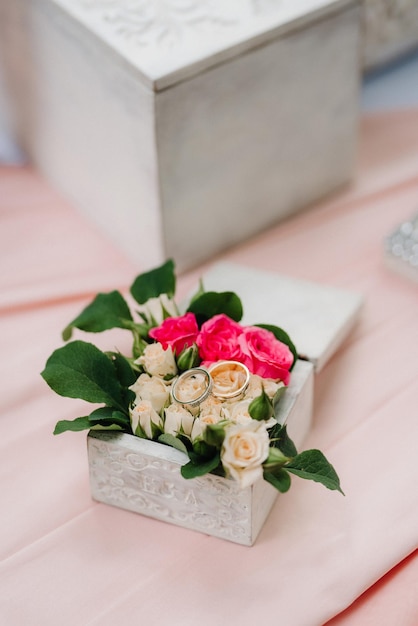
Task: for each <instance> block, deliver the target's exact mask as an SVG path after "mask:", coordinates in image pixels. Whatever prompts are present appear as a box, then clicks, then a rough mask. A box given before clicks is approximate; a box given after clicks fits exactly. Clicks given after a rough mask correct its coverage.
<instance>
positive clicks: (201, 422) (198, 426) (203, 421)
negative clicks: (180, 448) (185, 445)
mask: <svg viewBox="0 0 418 626" xmlns="http://www.w3.org/2000/svg"><path fill="white" fill-rule="evenodd" d="M222 419H223V418H222V417H221V415H219V414H218V413H205V415H202V414H200V416H199V417H197V418H196V419H195V421H194V424H193V428H192V432H191V435H190V438H191V440H192V441H193V442H194V441H196V439H201V438H202V437H203V434H204V432H205V430H206V427H207V425H208V424H217V423H218V422H220V421H221V420H222Z"/></svg>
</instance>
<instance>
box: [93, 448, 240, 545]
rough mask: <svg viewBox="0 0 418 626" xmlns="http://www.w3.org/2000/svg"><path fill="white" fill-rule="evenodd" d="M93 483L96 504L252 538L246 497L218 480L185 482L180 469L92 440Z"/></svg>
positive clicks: (203, 529) (182, 524)
mask: <svg viewBox="0 0 418 626" xmlns="http://www.w3.org/2000/svg"><path fill="white" fill-rule="evenodd" d="M89 447H90V452H89V457H90V480H91V485H92V491H93V495H94V497H95V498H97V499H98V500H100V501H103V502H106V503H108V504H112V505H115V506H119V507H122V508H126V509H129V510H131V511H136V512H137V513H143V514H145V515H148V516H151V517H157V518H159V519H163V520H165V521H168V522H171V523H175V524H178V525H181V526H188V527H191V528H195V529H196V530H201V531H205V530H207V531H211V532H215V533H216V534H218V535H219V536H222V537H225V538H239V537H240V536H245V535H247V533H248V527H249V511H248V505H247V497H246V495H245V492H243V491H241V490H240V489H239V488H238V486H237V484H236V483H234V482H233V481H228V480H225V479H222V478H220V477H217V476H213V475H207V476H204V477H202V478H195V479H193V480H186V479H184V478H183V477H182V476H181V474H180V468H179V465H178V464H176V463H173V462H171V461H166V460H164V459H159V458H155V457H152V456H150V455H145V454H139V453H136V452H132V451H131V450H126V449H123V448H122V447H118V446H115V445H112V444H110V445H109V444H107V443H106V442H103V441H98V440H91V441H90V442H89Z"/></svg>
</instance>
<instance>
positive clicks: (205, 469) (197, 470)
mask: <svg viewBox="0 0 418 626" xmlns="http://www.w3.org/2000/svg"><path fill="white" fill-rule="evenodd" d="M219 463H220V454H219V452H217V453H216V454H215V456H214V457H212V458H211V459H206V460H204V461H202V462H201V463H199V464H197V463H192V462H191V461H190V463H186V465H183V466H182V468H181V475H182V476H183V478H195V477H196V476H204V475H205V474H208V473H209V472H211V471H212V470H214V469H216V468H217V467H218V465H219Z"/></svg>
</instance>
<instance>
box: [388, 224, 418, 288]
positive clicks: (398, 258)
mask: <svg viewBox="0 0 418 626" xmlns="http://www.w3.org/2000/svg"><path fill="white" fill-rule="evenodd" d="M385 259H386V262H387V264H388V266H389V267H391V268H392V269H394V270H396V271H397V272H400V273H401V274H403V275H404V276H406V277H408V278H411V279H412V280H415V281H417V282H418V214H416V215H415V216H414V217H413V218H411V219H410V220H408V221H406V222H403V223H402V224H400V225H399V226H398V228H397V229H396V230H395V231H394V232H393V233H392V234H391V235H389V237H387V239H386V240H385Z"/></svg>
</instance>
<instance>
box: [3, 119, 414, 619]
mask: <svg viewBox="0 0 418 626" xmlns="http://www.w3.org/2000/svg"><path fill="white" fill-rule="evenodd" d="M417 210H418V112H417V111H404V112H399V113H393V114H381V115H376V116H373V117H369V118H366V119H364V120H363V122H362V125H361V131H360V155H359V162H358V169H357V174H356V178H355V181H354V183H353V184H352V185H351V186H349V187H347V188H345V189H343V190H341V191H340V192H339V193H338V194H335V195H334V196H333V197H331V198H328V199H326V200H324V201H323V202H321V203H319V204H317V205H316V206H313V207H311V208H310V209H308V210H306V211H304V212H303V213H300V214H298V215H297V216H295V217H293V218H292V219H289V220H287V221H285V222H283V223H281V224H278V225H277V226H275V227H274V228H271V229H270V230H268V231H267V232H265V233H263V234H261V235H258V236H256V237H254V238H253V239H252V240H250V241H248V242H245V243H243V244H242V245H240V246H238V247H237V248H235V249H233V250H230V251H228V253H225V254H224V255H222V256H221V258H222V259H224V260H230V261H234V262H237V263H241V264H243V265H247V266H253V267H258V268H260V269H268V270H270V271H271V270H273V271H277V272H279V273H281V274H286V275H288V276H294V277H296V278H303V279H307V280H313V281H317V282H320V283H324V284H330V285H335V286H337V287H340V288H347V289H350V290H354V291H358V292H361V293H362V294H364V297H365V306H364V310H363V312H362V314H361V318H360V320H359V322H358V324H357V325H356V327H355V329H354V331H353V332H352V334H351V335H350V337H349V338H348V340H346V341H345V343H344V345H343V346H341V348H340V349H339V351H338V352H337V354H336V355H335V356H334V357H333V358H332V359H331V361H330V362H329V363H328V365H327V366H326V367H325V368H324V369H323V370H322V372H321V373H320V374H318V375H317V376H316V381H315V409H314V427H313V430H312V432H311V434H310V436H309V439H308V441H307V442H306V447H318V448H320V449H322V450H323V451H324V452H325V453H326V455H327V457H328V458H329V459H330V461H331V462H332V463H333V464H334V465H335V467H336V469H337V470H338V473H339V474H340V477H341V481H342V486H343V489H344V491H345V493H346V497H345V498H344V497H342V496H341V495H339V494H338V493H336V492H330V491H328V490H326V489H324V488H323V487H321V486H320V485H317V484H315V483H312V482H310V481H302V480H300V479H297V478H295V479H294V480H293V486H292V489H291V490H290V492H289V493H287V494H286V495H283V496H279V498H278V500H277V501H276V504H275V506H274V508H273V510H272V513H271V514H270V516H269V518H268V520H267V522H266V524H265V526H264V528H263V530H262V532H261V534H260V536H259V538H258V540H257V542H256V544H255V545H254V546H253V547H252V548H247V547H242V546H239V545H236V544H233V543H229V542H226V541H222V540H220V539H216V538H213V537H209V536H205V535H202V534H199V533H195V532H192V531H189V530H185V529H181V528H178V527H175V526H170V525H168V524H165V523H163V522H158V521H155V520H152V519H149V518H146V517H142V516H140V515H136V514H134V513H129V512H126V511H122V510H120V509H116V508H112V507H110V506H106V505H104V504H98V503H95V502H93V501H92V500H91V498H90V492H89V484H88V468H87V456H86V442H85V433H66V434H64V435H60V436H58V437H54V436H53V435H52V431H53V428H54V424H55V422H56V421H57V420H59V419H72V418H74V417H76V416H78V415H84V414H86V412H87V411H86V406H85V403H83V402H81V401H78V400H71V399H64V398H60V397H58V396H56V395H55V394H54V393H53V392H51V391H50V390H49V389H48V387H47V386H46V384H45V383H44V382H43V380H42V379H41V377H40V375H39V372H40V371H41V370H42V369H43V367H44V364H45V361H46V359H47V357H48V356H49V354H50V353H51V352H52V350H54V349H55V348H56V347H58V346H59V345H60V342H61V340H60V332H61V330H62V329H63V328H64V327H65V326H66V325H67V323H68V322H69V321H70V320H71V319H72V318H73V317H75V315H76V314H77V313H79V312H80V310H81V308H82V307H83V306H84V305H85V304H86V303H87V302H88V301H89V300H90V299H91V297H92V295H93V294H95V293H96V292H98V291H106V290H112V289H115V288H118V289H121V290H126V288H127V286H128V285H129V284H130V283H131V282H132V279H133V278H134V276H135V275H136V274H137V273H139V271H140V270H141V268H138V267H134V265H133V264H132V263H131V262H130V261H129V260H127V259H126V258H125V257H124V255H123V253H122V252H121V251H118V250H117V249H116V248H115V247H114V245H113V244H112V243H110V241H108V240H107V239H106V237H105V236H103V235H102V234H101V233H99V232H98V231H97V229H96V228H95V226H93V225H92V224H91V223H89V222H87V221H86V220H85V219H84V218H83V217H82V216H81V215H80V214H79V213H77V212H76V211H75V210H74V209H73V208H72V207H71V206H69V205H68V204H67V203H66V202H65V201H64V200H63V199H62V198H61V197H60V196H59V195H57V194H56V193H55V192H54V191H52V190H51V189H50V188H49V186H48V185H47V184H46V183H45V181H43V180H42V178H41V177H40V176H39V175H38V174H37V173H36V172H34V171H33V170H31V169H26V168H22V169H19V168H3V169H0V220H1V221H0V240H1V251H2V252H1V254H2V263H1V269H0V272H1V277H0V285H1V290H0V324H1V334H0V346H1V354H2V359H1V361H0V380H1V383H2V393H1V395H0V407H1V413H2V418H1V423H2V431H1V433H2V436H1V438H0V454H1V477H0V480H1V505H2V513H1V516H0V537H1V539H0V551H1V557H2V563H1V566H0V623H1V624H5V626H22V625H25V626H28V625H30V626H32V625H34V626H38V625H40V624H42V626H56V625H57V624H59V625H60V626H67V625H68V626H74V625H77V626H96V625H100V626H114V625H115V624H121V625H123V626H131V625H132V626H134V625H135V626H137V625H138V624H141V625H142V624H143V625H146V626H153V625H155V626H160V625H166V624H174V625H175V626H177V625H179V626H189V625H190V626H191V625H192V624H193V625H194V624H199V626H214V625H216V626H218V625H220V626H223V625H225V626H227V625H231V624H232V625H235V624H239V625H240V626H247V625H248V626H250V625H251V626H252V625H253V624H254V623H257V624H258V623H261V622H262V621H264V622H266V621H267V620H268V621H271V622H272V623H280V624H283V625H285V626H305V625H306V626H316V625H321V624H324V623H325V622H327V620H331V622H329V626H331V625H332V626H354V625H355V626H358V625H359V624H361V625H362V626H367V625H368V624H373V625H375V624H379V626H393V624H402V626H416V624H417V623H418V594H417V593H416V589H417V582H418V553H417V551H416V550H417V547H418V462H417V441H418V419H417V415H418V384H417V375H418V341H417V339H418V317H417V304H418V285H416V284H413V283H412V282H409V281H408V280H407V279H404V278H403V277H401V276H398V275H396V274H395V273H393V272H391V271H390V270H389V269H387V268H386V267H385V264H384V261H383V245H382V242H383V239H384V237H385V235H386V234H388V233H389V232H390V231H391V230H392V229H393V228H394V227H396V226H397V225H398V224H399V223H400V222H401V221H403V220H404V219H407V218H409V217H410V216H411V215H413V214H414V213H415V212H416V211H417ZM143 236H144V235H143ZM140 240H141V234H139V235H138V245H140ZM217 260H219V259H217ZM209 265H210V263H207V264H205V266H203V267H201V268H198V269H196V270H194V271H192V272H189V273H187V274H185V275H184V276H182V277H180V280H179V289H178V293H179V296H180V297H181V296H182V295H184V294H185V293H186V292H188V291H189V289H190V288H191V286H192V285H193V284H194V283H195V282H196V280H197V278H198V276H199V275H200V274H201V273H203V272H204V271H205V269H207V267H209ZM233 288H234V286H233V285H231V289H233ZM307 314H308V311H307ZM278 323H280V320H278ZM80 336H81V335H80ZM85 337H86V338H87V340H92V337H91V336H90V335H88V336H85ZM93 339H94V340H95V339H96V337H94V338H93ZM116 339H117V341H118V344H117V345H118V347H119V348H120V349H121V350H122V351H124V350H128V349H129V345H130V342H129V338H128V337H127V336H125V334H124V333H123V331H121V332H120V333H117V338H116ZM116 339H115V340H116ZM112 340H113V339H112ZM97 341H98V343H99V345H102V346H106V347H109V343H108V341H109V338H108V336H107V333H106V334H104V335H100V336H97ZM332 618H333V619H332Z"/></svg>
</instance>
